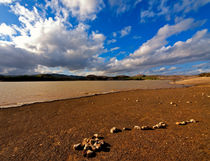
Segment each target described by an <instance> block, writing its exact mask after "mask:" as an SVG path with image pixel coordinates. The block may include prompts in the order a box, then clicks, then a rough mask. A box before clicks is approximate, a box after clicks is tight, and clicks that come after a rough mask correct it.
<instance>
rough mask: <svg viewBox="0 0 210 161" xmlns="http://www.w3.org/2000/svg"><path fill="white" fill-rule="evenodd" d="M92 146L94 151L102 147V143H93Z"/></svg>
mask: <svg viewBox="0 0 210 161" xmlns="http://www.w3.org/2000/svg"><path fill="white" fill-rule="evenodd" d="M94 147H95V151H97V150H100V149H101V147H102V145H101V144H99V143H98V144H97V143H95V144H94Z"/></svg>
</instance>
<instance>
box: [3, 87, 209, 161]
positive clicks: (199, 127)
mask: <svg viewBox="0 0 210 161" xmlns="http://www.w3.org/2000/svg"><path fill="white" fill-rule="evenodd" d="M137 99H138V100H139V102H136V100H137ZM187 101H191V103H186V102H187ZM170 102H174V103H176V104H177V106H173V105H170ZM209 113H210V86H197V87H189V88H179V89H178V88H177V89H158V90H157V89H156V90H135V91H128V92H119V93H112V94H106V95H98V96H92V97H86V98H80V99H72V100H63V101H55V102H51V103H39V104H32V105H26V106H23V107H20V108H11V109H1V110H0V160H1V161H12V160H18V161H19V160H25V161H34V160H35V161H38V160H39V161H46V160H52V161H60V160H61V161H62V160H69V161H70V160H78V161H81V160H93V161H95V160H100V161H103V160H108V161H115V160H119V161H122V160H128V161H129V160H132V161H133V160H137V161H140V160H145V161H152V160H155V161H171V160H173V161H175V160H180V161H201V160H206V161H207V160H209V159H210V138H209V136H208V134H209V131H210V130H209V129H210V117H209ZM191 118H193V119H195V120H198V121H199V122H198V123H191V124H188V125H185V126H178V125H175V122H176V121H182V120H189V119H191ZM160 121H165V122H166V123H167V124H168V127H167V128H166V129H157V130H149V131H142V130H133V129H132V130H131V131H125V132H120V133H117V134H111V133H109V130H110V128H112V127H113V126H116V127H118V128H123V127H130V128H132V127H133V126H134V125H139V126H142V125H154V124H156V123H158V122H160ZM94 133H99V134H101V135H102V136H104V140H105V141H106V142H107V143H109V144H110V145H111V148H110V151H109V152H99V153H97V154H96V157H94V158H90V159H87V158H84V157H83V156H82V152H81V151H74V150H73V149H72V145H73V144H75V143H79V142H81V140H82V139H83V138H85V137H90V136H92V135H93V134H94Z"/></svg>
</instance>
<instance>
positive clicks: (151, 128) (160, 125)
mask: <svg viewBox="0 0 210 161" xmlns="http://www.w3.org/2000/svg"><path fill="white" fill-rule="evenodd" d="M166 126H167V125H166V123H164V122H159V123H158V124H156V125H154V126H152V127H151V126H142V127H141V130H154V129H161V128H162V129H164V128H166Z"/></svg>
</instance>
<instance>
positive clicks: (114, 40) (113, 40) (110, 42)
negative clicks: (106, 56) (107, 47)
mask: <svg viewBox="0 0 210 161" xmlns="http://www.w3.org/2000/svg"><path fill="white" fill-rule="evenodd" d="M116 41H117V40H116V39H111V40H107V44H112V43H115V42H116Z"/></svg>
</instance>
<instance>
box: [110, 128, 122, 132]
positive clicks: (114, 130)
mask: <svg viewBox="0 0 210 161" xmlns="http://www.w3.org/2000/svg"><path fill="white" fill-rule="evenodd" d="M117 132H120V129H117V128H116V127H113V128H111V129H110V133H112V134H113V133H117Z"/></svg>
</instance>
